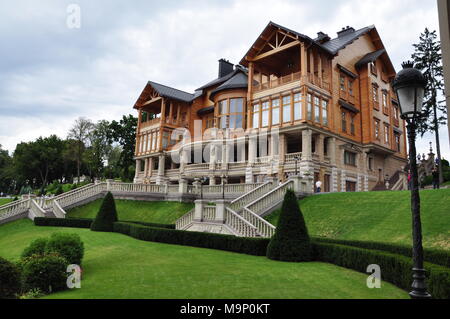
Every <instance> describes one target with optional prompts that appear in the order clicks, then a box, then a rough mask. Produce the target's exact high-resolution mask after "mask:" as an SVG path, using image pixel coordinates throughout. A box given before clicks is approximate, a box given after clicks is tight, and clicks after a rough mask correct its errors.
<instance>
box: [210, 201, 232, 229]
mask: <svg viewBox="0 0 450 319" xmlns="http://www.w3.org/2000/svg"><path fill="white" fill-rule="evenodd" d="M215 203H216V218H215V220H214V221H215V222H216V223H224V222H225V209H226V208H225V207H226V205H227V204H228V203H229V201H227V200H223V199H219V200H216V201H215Z"/></svg>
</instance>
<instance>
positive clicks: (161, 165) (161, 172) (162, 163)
mask: <svg viewBox="0 0 450 319" xmlns="http://www.w3.org/2000/svg"><path fill="white" fill-rule="evenodd" d="M165 165H166V157H165V156H164V155H159V162H158V175H159V176H164V172H165Z"/></svg>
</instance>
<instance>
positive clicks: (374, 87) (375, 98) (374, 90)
mask: <svg viewBox="0 0 450 319" xmlns="http://www.w3.org/2000/svg"><path fill="white" fill-rule="evenodd" d="M372 99H373V106H374V108H376V109H378V104H379V100H378V85H376V84H373V85H372Z"/></svg>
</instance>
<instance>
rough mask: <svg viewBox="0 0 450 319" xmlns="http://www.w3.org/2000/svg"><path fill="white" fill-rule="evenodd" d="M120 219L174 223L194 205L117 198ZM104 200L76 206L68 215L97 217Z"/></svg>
mask: <svg viewBox="0 0 450 319" xmlns="http://www.w3.org/2000/svg"><path fill="white" fill-rule="evenodd" d="M115 202H116V209H117V214H118V217H119V220H132V221H141V222H149V223H159V224H173V223H175V221H176V220H177V219H178V218H179V217H181V216H183V215H184V214H186V213H187V212H188V211H189V210H191V209H192V208H193V207H194V204H191V203H179V202H145V201H132V200H116V201H115ZM101 203H102V200H101V199H99V200H96V201H93V202H91V203H89V204H87V205H84V206H80V207H75V208H73V209H71V210H69V211H68V212H67V215H68V217H69V218H70V217H82V218H95V216H97V213H98V210H99V209H100V205H101Z"/></svg>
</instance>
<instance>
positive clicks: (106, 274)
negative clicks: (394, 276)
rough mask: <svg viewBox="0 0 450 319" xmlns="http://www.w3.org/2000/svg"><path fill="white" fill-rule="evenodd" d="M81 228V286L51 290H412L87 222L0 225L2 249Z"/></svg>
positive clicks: (93, 293) (354, 294) (185, 294)
mask: <svg viewBox="0 0 450 319" xmlns="http://www.w3.org/2000/svg"><path fill="white" fill-rule="evenodd" d="M55 231H63V232H71V233H77V234H79V235H80V236H81V238H82V240H83V242H84V244H85V248H86V250H85V258H84V260H83V269H84V272H83V280H82V282H81V289H74V290H69V291H64V292H59V293H55V294H52V295H49V296H47V297H46V298H408V295H407V293H406V292H405V291H403V290H401V289H399V288H397V287H395V286H393V285H391V284H389V283H385V282H383V283H382V286H381V289H369V288H367V286H366V279H367V275H366V274H362V273H358V272H355V271H352V270H348V269H345V268H341V267H337V266H334V265H331V264H326V263H318V262H311V263H287V262H278V261H273V260H269V259H267V258H265V257H256V256H249V255H243V254H236V253H231V252H225V251H219V250H211V249H204V248H194V247H186V246H177V245H167V244H161V243H153V242H145V241H139V240H136V239H133V238H130V237H128V236H125V235H121V234H116V233H102V232H92V231H90V230H89V229H77V228H72V229H68V228H56V227H38V226H34V225H33V224H32V222H31V221H29V220H19V221H16V222H11V223H8V224H5V225H2V226H0V256H2V257H5V258H8V259H11V260H17V259H18V257H19V255H20V253H21V251H22V250H23V248H24V247H26V246H27V245H28V244H29V242H30V241H31V240H32V239H33V238H36V237H40V236H48V235H49V234H50V233H52V232H55Z"/></svg>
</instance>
